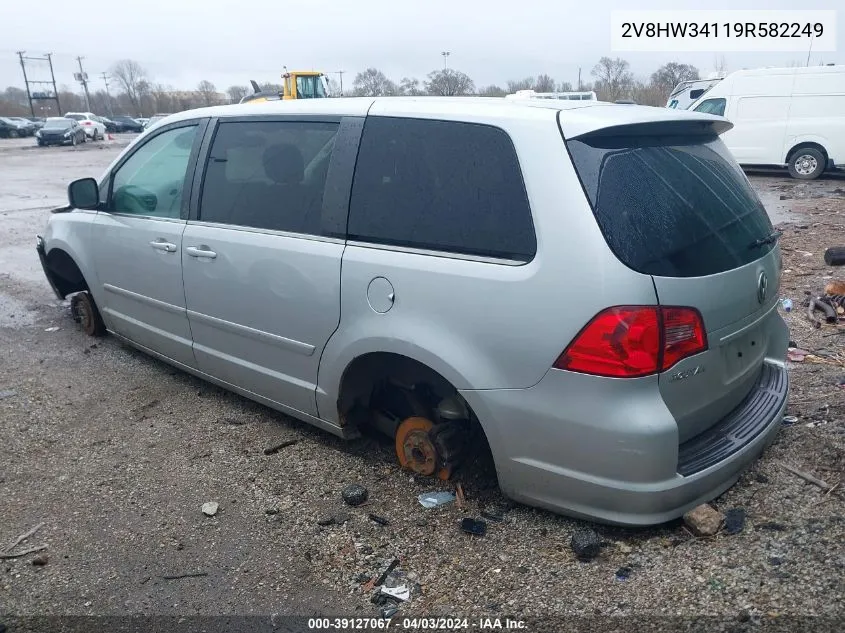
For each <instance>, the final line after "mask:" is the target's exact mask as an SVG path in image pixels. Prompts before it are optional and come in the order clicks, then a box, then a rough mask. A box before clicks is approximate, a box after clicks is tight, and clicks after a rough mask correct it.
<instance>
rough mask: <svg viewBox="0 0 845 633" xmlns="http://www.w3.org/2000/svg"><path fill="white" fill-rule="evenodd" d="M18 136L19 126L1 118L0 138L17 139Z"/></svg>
mask: <svg viewBox="0 0 845 633" xmlns="http://www.w3.org/2000/svg"><path fill="white" fill-rule="evenodd" d="M18 136H19V134H18V126H17V125H15V124H14V123H12V122H11V121H7V120H6V119H5V118H4V117H0V138H17V137H18Z"/></svg>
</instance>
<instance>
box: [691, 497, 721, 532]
mask: <svg viewBox="0 0 845 633" xmlns="http://www.w3.org/2000/svg"><path fill="white" fill-rule="evenodd" d="M724 520H725V515H723V514H722V513H721V512H719V511H718V510H716V509H715V508H714V507H713V506H710V505H707V504H706V503H704V504H702V505H700V506H698V507H696V508H693V509H692V510H690V511H689V512H687V513H686V514H685V515H684V523H686V524H687V526H688V527H689V528H690V529H691V530H692V532H693V534H695V535H696V536H713V535H714V534H715V533H716V532H718V531H719V528H720V527H721V526H722V521H724Z"/></svg>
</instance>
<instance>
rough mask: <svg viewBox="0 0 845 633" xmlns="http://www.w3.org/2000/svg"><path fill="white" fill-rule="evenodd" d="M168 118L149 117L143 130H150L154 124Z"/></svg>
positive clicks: (159, 116)
mask: <svg viewBox="0 0 845 633" xmlns="http://www.w3.org/2000/svg"><path fill="white" fill-rule="evenodd" d="M169 116H170V115H169V114H156V115H155V116H152V117H150V118H149V119H148V120H147V122H146V123H145V124H144V129H145V130H146V129H147V128H151V127H152V126H154V125H155V124H156V123H158V122H159V121H161V120H162V119H164V118H166V117H169Z"/></svg>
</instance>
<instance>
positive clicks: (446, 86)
mask: <svg viewBox="0 0 845 633" xmlns="http://www.w3.org/2000/svg"><path fill="white" fill-rule="evenodd" d="M425 89H426V92H428V94H430V95H440V96H442V97H454V96H457V95H469V94H472V93H473V92H474V91H475V84H474V83H473V82H472V79H470V78H469V75H467V74H465V73H462V72H461V71H460V70H455V69H454V68H444V69H443V70H435V71H432V72H430V73H428V81H426V82H425Z"/></svg>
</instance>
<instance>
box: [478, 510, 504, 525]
mask: <svg viewBox="0 0 845 633" xmlns="http://www.w3.org/2000/svg"><path fill="white" fill-rule="evenodd" d="M481 516H482V517H484V518H485V519H488V520H490V521H493V522H494V523H501V522H502V521H504V520H505V516H504V514H503V513H502V512H501V510H499V509H498V508H495V509H494V508H489V509H487V510H482V511H481Z"/></svg>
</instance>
